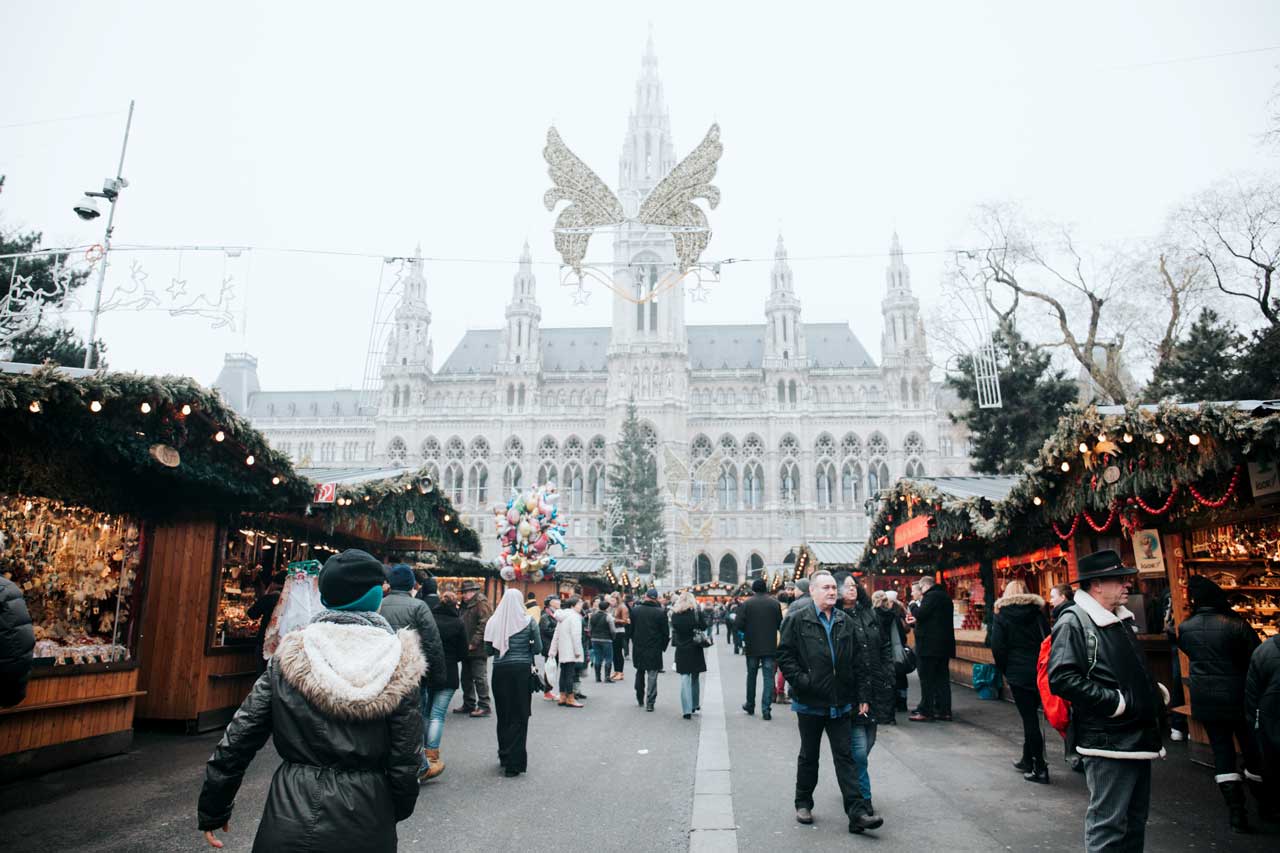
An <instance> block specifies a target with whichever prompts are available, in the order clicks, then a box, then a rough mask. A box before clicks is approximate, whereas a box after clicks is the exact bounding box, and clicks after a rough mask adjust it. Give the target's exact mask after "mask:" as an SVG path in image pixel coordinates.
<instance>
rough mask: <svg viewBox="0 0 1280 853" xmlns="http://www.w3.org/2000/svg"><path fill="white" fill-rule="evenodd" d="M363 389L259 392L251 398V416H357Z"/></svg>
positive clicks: (248, 414)
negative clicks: (360, 390)
mask: <svg viewBox="0 0 1280 853" xmlns="http://www.w3.org/2000/svg"><path fill="white" fill-rule="evenodd" d="M359 405H360V392H359V391H356V390H354V389H344V388H340V389H337V390H334V391H257V392H255V393H253V394H252V395H251V396H250V397H249V411H248V412H245V414H246V415H247V416H248V417H249V418H354V417H357V416H358V415H359V414H360V413H359V411H358V407H359Z"/></svg>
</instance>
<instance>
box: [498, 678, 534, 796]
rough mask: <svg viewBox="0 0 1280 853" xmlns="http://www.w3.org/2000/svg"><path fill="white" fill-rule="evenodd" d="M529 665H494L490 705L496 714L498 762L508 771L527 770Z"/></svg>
mask: <svg viewBox="0 0 1280 853" xmlns="http://www.w3.org/2000/svg"><path fill="white" fill-rule="evenodd" d="M530 695H531V694H530V693H529V668H528V667H527V666H521V665H519V664H514V665H508V666H495V667H494V668H493V708H494V710H495V711H496V712H497V715H498V761H500V762H501V763H502V766H503V767H505V768H507V769H508V770H521V771H523V770H527V769H528V766H529V756H528V753H527V752H526V751H525V743H526V742H527V741H528V738H529V704H530V703H529V697H530Z"/></svg>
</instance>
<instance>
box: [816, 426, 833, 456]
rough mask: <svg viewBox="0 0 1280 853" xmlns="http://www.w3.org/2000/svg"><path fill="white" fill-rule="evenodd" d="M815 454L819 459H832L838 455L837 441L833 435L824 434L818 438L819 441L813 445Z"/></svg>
mask: <svg viewBox="0 0 1280 853" xmlns="http://www.w3.org/2000/svg"><path fill="white" fill-rule="evenodd" d="M813 452H814V453H815V454H817V456H818V458H819V459H830V458H832V457H833V456H835V455H836V440H835V439H834V438H832V437H831V433H829V432H824V433H823V434H822V435H820V436H818V440H817V441H815V442H814V443H813Z"/></svg>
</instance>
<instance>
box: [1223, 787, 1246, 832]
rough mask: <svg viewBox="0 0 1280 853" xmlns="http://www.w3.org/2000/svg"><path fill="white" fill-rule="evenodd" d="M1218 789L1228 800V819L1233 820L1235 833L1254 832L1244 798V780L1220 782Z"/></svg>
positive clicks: (1232, 827)
mask: <svg viewBox="0 0 1280 853" xmlns="http://www.w3.org/2000/svg"><path fill="white" fill-rule="evenodd" d="M1218 790H1219V791H1221V792H1222V799H1224V800H1226V801H1227V819H1228V820H1229V821H1230V822H1231V831H1232V832H1235V833H1241V834H1244V833H1250V832H1253V827H1252V826H1250V825H1249V807H1248V805H1247V804H1246V803H1245V799H1244V783H1243V782H1219V783H1218Z"/></svg>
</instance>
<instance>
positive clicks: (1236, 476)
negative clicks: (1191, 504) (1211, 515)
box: [1187, 465, 1240, 509]
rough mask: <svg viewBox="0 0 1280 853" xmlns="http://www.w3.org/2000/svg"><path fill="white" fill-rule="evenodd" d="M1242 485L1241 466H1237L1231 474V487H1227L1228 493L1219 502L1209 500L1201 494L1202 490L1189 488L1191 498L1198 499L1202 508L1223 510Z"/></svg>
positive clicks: (1197, 501)
mask: <svg viewBox="0 0 1280 853" xmlns="http://www.w3.org/2000/svg"><path fill="white" fill-rule="evenodd" d="M1238 485H1240V466H1239V465H1237V466H1236V469H1235V471H1234V472H1233V473H1232V474H1231V485H1229V486H1227V491H1226V492H1225V493H1224V494H1223V495H1222V497H1220V498H1218V499H1217V500H1212V501H1211V500H1209V499H1208V498H1206V497H1205V496H1204V495H1202V494H1200V490H1199V489H1197V488H1196V487H1195V486H1187V488H1188V489H1190V490H1191V497H1193V498H1195V499H1196V503H1198V504H1200V505H1201V506H1207V507H1209V508H1210V509H1222V507H1224V506H1226V505H1227V501H1229V500H1231V496H1232V495H1234V494H1235V493H1236V486H1238Z"/></svg>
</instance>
